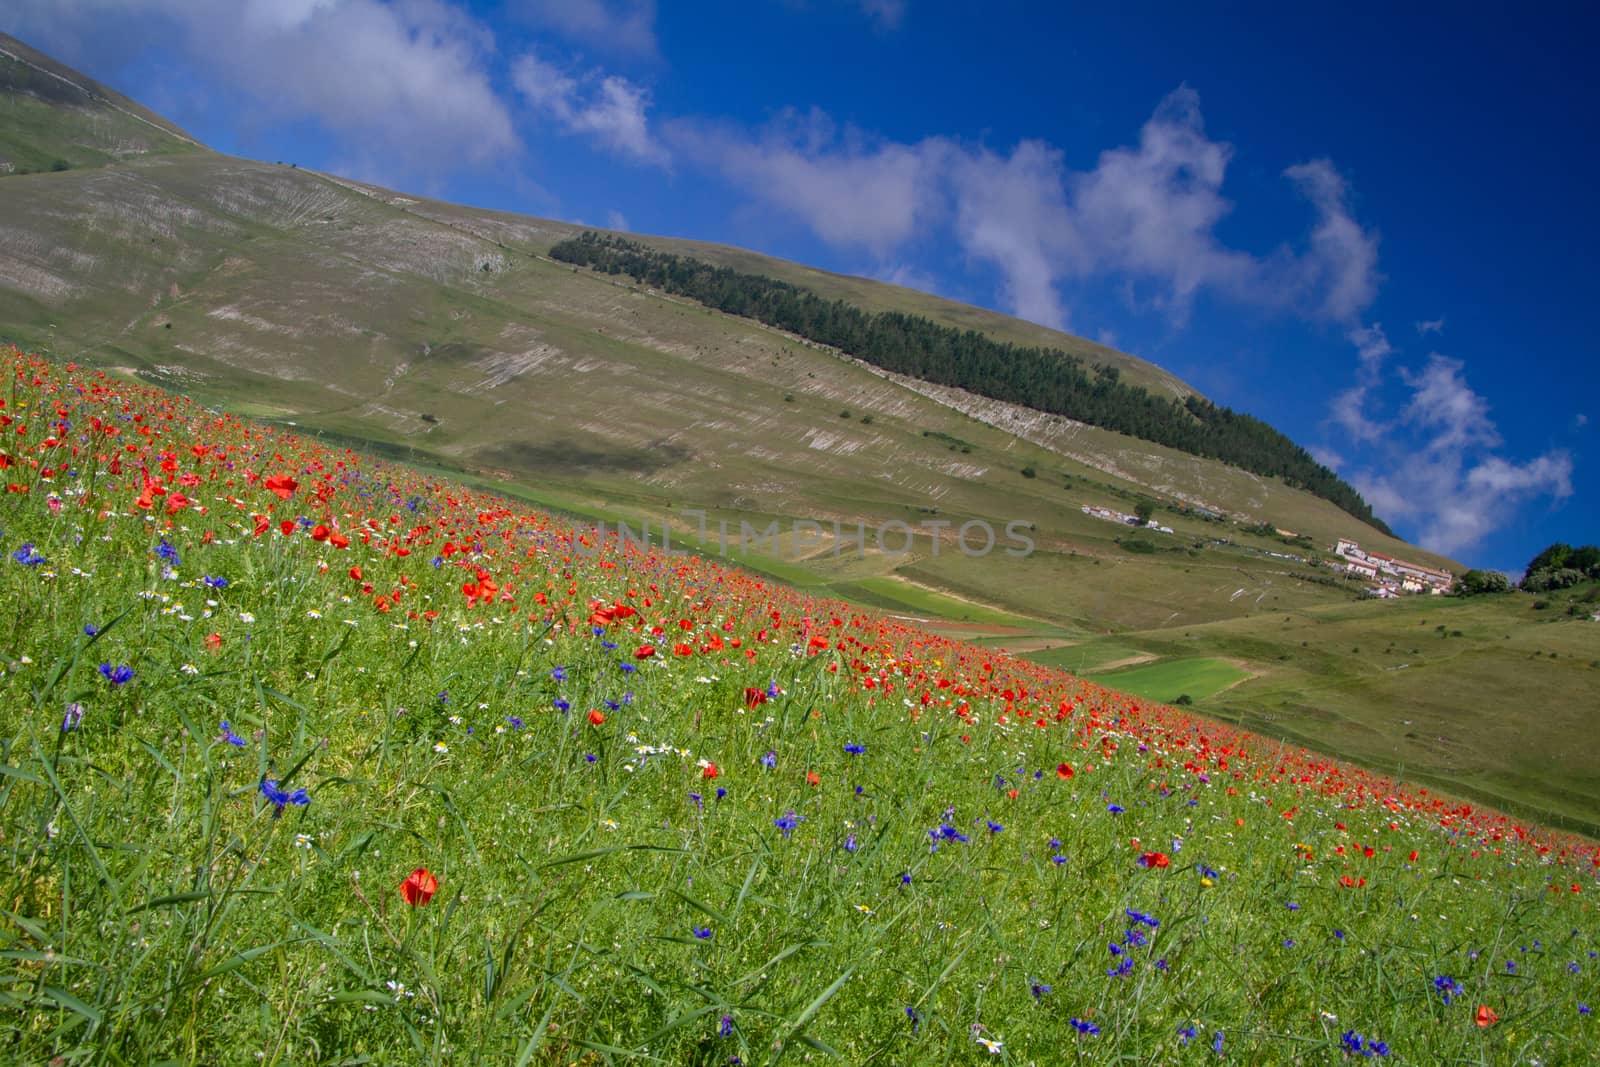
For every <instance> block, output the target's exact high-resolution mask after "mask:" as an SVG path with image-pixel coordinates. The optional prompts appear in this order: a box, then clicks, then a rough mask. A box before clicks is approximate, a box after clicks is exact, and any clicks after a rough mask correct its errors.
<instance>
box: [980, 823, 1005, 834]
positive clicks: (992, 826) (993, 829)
mask: <svg viewBox="0 0 1600 1067" xmlns="http://www.w3.org/2000/svg"><path fill="white" fill-rule="evenodd" d="M985 821H986V822H988V824H989V832H990V833H991V834H997V833H999V832H1000V831H1001V830H1004V829H1005V827H1004V826H1001V825H1000V824H999V823H997V822H995V821H994V820H993V819H988V820H985Z"/></svg>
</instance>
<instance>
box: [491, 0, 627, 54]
mask: <svg viewBox="0 0 1600 1067" xmlns="http://www.w3.org/2000/svg"><path fill="white" fill-rule="evenodd" d="M512 10H513V11H514V12H515V13H516V14H518V15H520V16H521V17H522V18H524V19H525V20H526V21H528V22H530V23H533V24H534V25H536V26H540V27H543V28H545V29H548V30H552V31H554V32H556V33H559V34H561V35H562V36H564V37H567V38H570V39H572V40H575V41H581V42H583V43H584V44H588V45H591V46H595V47H599V48H603V49H607V50H610V51H616V52H631V53H635V54H640V55H654V54H655V51H656V5H655V0H514V2H513V4H512Z"/></svg>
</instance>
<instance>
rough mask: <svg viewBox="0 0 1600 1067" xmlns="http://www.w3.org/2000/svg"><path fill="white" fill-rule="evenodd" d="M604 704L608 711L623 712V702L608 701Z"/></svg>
mask: <svg viewBox="0 0 1600 1067" xmlns="http://www.w3.org/2000/svg"><path fill="white" fill-rule="evenodd" d="M623 666H624V667H628V666H632V664H628V663H624V664H623ZM604 703H605V706H606V710H608V711H621V710H622V702H621V701H617V700H607V701H605V702H604Z"/></svg>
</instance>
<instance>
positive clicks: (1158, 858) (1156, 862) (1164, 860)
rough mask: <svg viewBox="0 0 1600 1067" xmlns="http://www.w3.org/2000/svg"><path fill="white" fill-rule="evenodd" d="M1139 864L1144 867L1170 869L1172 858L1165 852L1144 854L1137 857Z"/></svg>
mask: <svg viewBox="0 0 1600 1067" xmlns="http://www.w3.org/2000/svg"><path fill="white" fill-rule="evenodd" d="M1139 863H1140V865H1141V866H1144V867H1151V868H1155V867H1171V866H1172V857H1171V856H1168V855H1167V854H1166V853H1165V852H1146V853H1145V854H1144V855H1142V856H1140V857H1139Z"/></svg>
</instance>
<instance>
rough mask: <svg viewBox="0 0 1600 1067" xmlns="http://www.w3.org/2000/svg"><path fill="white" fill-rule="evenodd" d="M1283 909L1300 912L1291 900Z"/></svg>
mask: <svg viewBox="0 0 1600 1067" xmlns="http://www.w3.org/2000/svg"><path fill="white" fill-rule="evenodd" d="M1284 907H1286V908H1288V909H1289V910H1290V911H1299V910H1300V905H1298V904H1296V903H1295V902H1294V901H1292V900H1291V901H1290V902H1289V903H1287V904H1285V905H1284Z"/></svg>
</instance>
